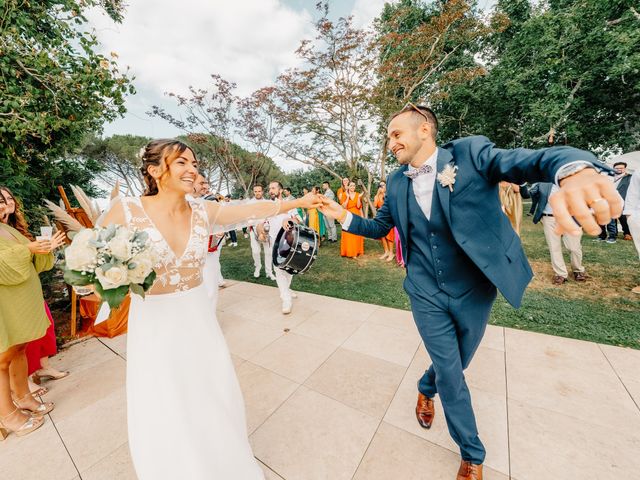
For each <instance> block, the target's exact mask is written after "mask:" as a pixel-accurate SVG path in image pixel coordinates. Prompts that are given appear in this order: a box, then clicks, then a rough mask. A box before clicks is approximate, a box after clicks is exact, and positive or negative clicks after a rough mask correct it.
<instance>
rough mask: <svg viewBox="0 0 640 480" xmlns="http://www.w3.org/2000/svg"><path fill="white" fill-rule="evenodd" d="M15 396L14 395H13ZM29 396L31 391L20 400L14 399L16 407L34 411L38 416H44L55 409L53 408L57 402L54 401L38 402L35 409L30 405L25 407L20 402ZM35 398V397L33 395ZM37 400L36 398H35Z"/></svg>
mask: <svg viewBox="0 0 640 480" xmlns="http://www.w3.org/2000/svg"><path fill="white" fill-rule="evenodd" d="M12 396H13V395H12ZM27 397H31V392H29V393H27V394H26V395H25V396H24V397H22V398H20V399H18V400H15V399H14V400H13V403H14V405H15V406H16V407H18V408H19V409H21V410H24V411H27V412H30V413H32V414H33V415H36V416H38V417H42V416H44V415H46V414H47V413H49V412H50V411H51V410H53V408H54V407H55V404H54V403H53V402H46V403H45V402H38V406H37V407H36V408H35V409H32V408H29V407H23V406H22V405H20V402H21V401H22V400H24V399H25V398H27ZM31 398H32V399H33V397H31ZM34 400H35V399H34Z"/></svg>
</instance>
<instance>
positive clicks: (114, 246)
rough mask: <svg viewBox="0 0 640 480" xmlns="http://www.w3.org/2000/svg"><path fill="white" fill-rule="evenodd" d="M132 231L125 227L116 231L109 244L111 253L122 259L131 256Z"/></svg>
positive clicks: (124, 259)
mask: <svg viewBox="0 0 640 480" xmlns="http://www.w3.org/2000/svg"><path fill="white" fill-rule="evenodd" d="M130 236H131V232H130V231H129V230H127V229H126V228H124V227H121V228H119V229H118V230H117V231H116V234H115V235H114V237H113V238H112V239H111V240H109V243H108V244H107V246H108V247H109V250H110V251H111V254H112V255H113V256H114V257H116V258H117V259H118V260H120V261H123V262H124V261H126V260H128V259H129V258H130V257H131V247H132V245H131V240H130Z"/></svg>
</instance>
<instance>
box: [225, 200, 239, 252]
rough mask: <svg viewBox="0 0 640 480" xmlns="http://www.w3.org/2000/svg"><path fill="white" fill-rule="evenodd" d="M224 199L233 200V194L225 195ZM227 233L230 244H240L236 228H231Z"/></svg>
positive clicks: (233, 245)
mask: <svg viewBox="0 0 640 480" xmlns="http://www.w3.org/2000/svg"><path fill="white" fill-rule="evenodd" d="M224 201H225V202H227V203H229V202H230V201H231V195H225V197H224ZM227 235H229V240H230V241H231V243H229V245H231V246H232V247H237V246H238V235H237V234H236V231H235V230H229V231H228V232H227Z"/></svg>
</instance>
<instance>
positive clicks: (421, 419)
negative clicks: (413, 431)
mask: <svg viewBox="0 0 640 480" xmlns="http://www.w3.org/2000/svg"><path fill="white" fill-rule="evenodd" d="M435 414H436V409H435V407H434V405H433V398H429V397H427V396H425V395H423V394H421V393H419V392H418V404H417V405H416V418H417V419H418V423H419V424H420V426H421V427H422V428H426V429H429V428H431V424H432V423H433V417H434V416H435Z"/></svg>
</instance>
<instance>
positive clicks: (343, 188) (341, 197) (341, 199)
mask: <svg viewBox="0 0 640 480" xmlns="http://www.w3.org/2000/svg"><path fill="white" fill-rule="evenodd" d="M350 182H351V180H349V177H344V178H343V179H342V185H341V186H340V188H338V191H337V192H336V196H337V197H338V203H339V204H340V205H342V204H343V203H344V199H345V196H346V194H347V191H348V190H349V183H350Z"/></svg>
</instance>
